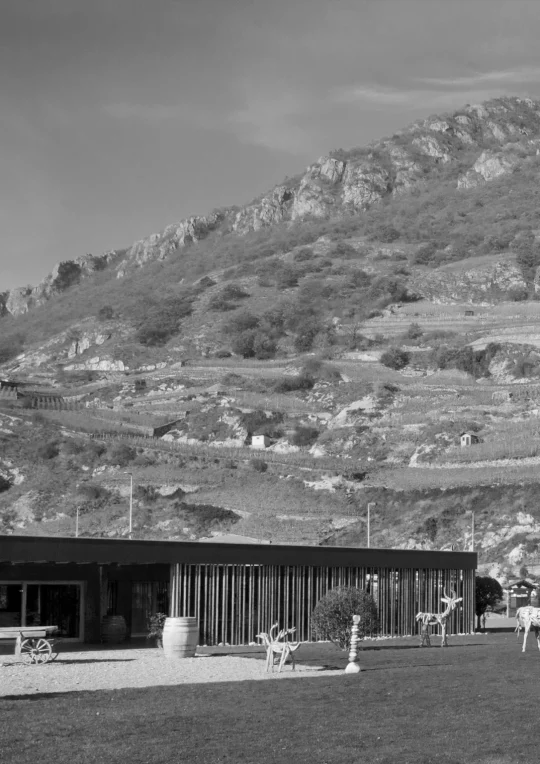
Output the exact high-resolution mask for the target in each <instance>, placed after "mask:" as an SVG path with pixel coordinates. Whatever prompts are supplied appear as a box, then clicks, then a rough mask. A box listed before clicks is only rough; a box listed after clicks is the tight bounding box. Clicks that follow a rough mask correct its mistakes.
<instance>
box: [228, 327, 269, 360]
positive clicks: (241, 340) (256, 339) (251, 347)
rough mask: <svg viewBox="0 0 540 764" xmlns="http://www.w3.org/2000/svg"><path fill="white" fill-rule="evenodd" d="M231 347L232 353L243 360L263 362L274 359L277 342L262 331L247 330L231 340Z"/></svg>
mask: <svg viewBox="0 0 540 764" xmlns="http://www.w3.org/2000/svg"><path fill="white" fill-rule="evenodd" d="M231 347H232V351H233V353H237V354H238V355H241V356H243V358H257V359H258V360H261V361H265V360H268V359H269V358H274V356H275V354H276V350H277V342H276V341H275V340H274V339H273V338H272V337H269V336H268V335H267V334H265V333H264V332H262V331H258V330H256V329H248V330H247V331H244V332H241V333H240V334H237V335H236V336H235V337H234V338H233V340H232V343H231Z"/></svg>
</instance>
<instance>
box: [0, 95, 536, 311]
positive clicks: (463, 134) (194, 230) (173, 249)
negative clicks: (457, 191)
mask: <svg viewBox="0 0 540 764" xmlns="http://www.w3.org/2000/svg"><path fill="white" fill-rule="evenodd" d="M531 136H532V137H531ZM539 154H540V102H538V101H533V100H532V99H529V98H518V97H514V98H511V97H505V98H498V99H493V100H491V101H488V102H486V103H484V104H481V105H473V106H470V105H466V106H465V107H463V108H462V109H458V110H456V111H455V112H453V113H451V114H444V115H433V116H431V117H428V118H427V119H423V120H418V121H416V122H414V123H412V124H411V125H409V126H408V127H406V128H404V129H402V130H400V131H398V132H397V133H395V134H394V135H393V136H392V137H390V138H383V139H381V140H378V141H374V142H372V143H371V144H369V145H368V146H366V147H360V148H353V149H350V150H348V151H344V150H343V149H337V150H334V151H331V152H329V154H327V155H323V156H321V157H319V159H318V160H317V161H316V162H314V163H312V164H310V165H308V167H307V168H306V170H305V172H304V173H300V174H297V175H296V176H294V177H293V178H288V179H287V180H286V181H285V182H282V183H280V184H277V185H276V186H274V187H273V188H272V189H270V190H269V191H268V192H266V193H263V194H261V195H259V196H258V197H256V198H255V199H254V200H252V201H251V202H250V203H248V204H246V205H244V206H242V207H238V206H231V207H225V208H222V209H219V210H214V211H213V212H211V213H209V214H207V215H194V216H191V217H188V218H186V219H184V220H181V221H180V222H178V223H173V224H169V225H167V226H166V227H165V228H164V229H163V230H161V231H160V232H157V233H153V234H151V235H150V236H148V237H146V238H143V239H140V240H138V241H136V242H134V243H133V244H132V245H131V246H130V247H128V248H126V249H124V250H115V251H109V252H106V253H104V254H102V255H91V254H88V255H83V256H82V257H78V258H76V259H75V260H68V261H63V262H60V263H57V264H56V265H55V267H54V268H53V271H52V272H51V273H50V274H49V275H48V276H47V277H45V279H43V280H42V281H41V282H40V283H39V284H38V285H36V286H35V287H17V288H15V289H12V290H7V291H5V292H0V317H1V316H2V315H12V316H17V315H20V314H22V313H25V312H27V311H28V310H31V309H32V308H34V307H37V306H39V305H41V304H43V303H44V302H46V301H47V300H49V299H51V297H54V296H55V295H57V294H59V293H60V292H62V291H64V290H65V289H69V288H70V287H71V286H73V285H75V284H78V283H80V281H81V280H84V279H85V278H87V277H89V276H91V275H93V274H94V273H95V272H96V271H97V270H102V269H107V268H110V267H112V268H114V269H115V270H116V275H117V277H120V278H121V277H123V276H125V275H126V273H129V272H130V271H131V270H133V268H138V267H141V266H143V265H145V264H147V263H149V262H153V261H156V260H157V261H159V260H164V259H166V258H169V257H171V256H174V255H175V254H176V253H180V252H182V251H183V250H185V248H186V247H189V246H190V245H192V244H194V243H197V242H200V241H202V240H204V239H206V238H207V237H208V236H210V235H211V234H218V235H219V236H227V234H236V235H240V236H245V235H247V234H248V233H251V232H254V231H259V230H261V229H263V228H268V227H271V226H276V225H280V224H288V223H294V222H295V221H305V220H309V219H325V218H331V217H334V218H339V217H340V216H344V215H350V214H353V215H354V214H359V213H361V212H363V211H365V210H367V209H369V208H370V207H371V206H372V205H374V204H377V203H378V202H381V201H382V200H384V199H386V198H388V197H392V196H396V195H399V194H402V193H406V192H410V191H411V190H412V189H413V188H415V187H418V186H420V185H421V184H422V182H423V181H424V180H425V179H426V177H427V176H429V175H430V173H432V172H433V171H435V170H436V169H437V168H438V167H439V166H441V165H442V166H446V167H447V168H449V167H451V166H456V167H457V168H458V169H459V172H458V177H457V179H456V187H457V188H461V189H468V188H471V187H474V186H476V185H478V184H481V183H486V182H489V181H490V180H493V179H495V178H497V177H500V176H501V175H504V174H506V173H509V172H512V170H513V169H514V168H515V167H516V166H517V165H518V164H519V162H520V161H522V160H526V159H527V158H529V157H533V156H538V155H539Z"/></svg>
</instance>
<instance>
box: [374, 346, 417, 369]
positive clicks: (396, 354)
mask: <svg viewBox="0 0 540 764" xmlns="http://www.w3.org/2000/svg"><path fill="white" fill-rule="evenodd" d="M409 360H410V355H409V353H407V352H406V351H405V350H402V349H401V348H395V347H394V348H388V350H385V352H384V353H383V354H382V355H381V363H382V364H383V366H387V367H388V368H389V369H396V370H399V369H404V368H405V366H407V364H408V363H409Z"/></svg>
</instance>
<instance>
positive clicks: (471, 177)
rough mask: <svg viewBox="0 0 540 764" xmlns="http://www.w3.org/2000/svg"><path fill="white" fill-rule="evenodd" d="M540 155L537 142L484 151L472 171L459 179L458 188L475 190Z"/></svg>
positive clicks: (508, 145) (532, 141)
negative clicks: (476, 187)
mask: <svg viewBox="0 0 540 764" xmlns="http://www.w3.org/2000/svg"><path fill="white" fill-rule="evenodd" d="M538 154H540V148H539V145H538V143H537V141H535V140H531V141H527V143H526V144H522V143H518V144H515V143H509V144H506V145H505V146H503V148H502V149H501V150H499V151H494V150H492V149H488V150H487V151H483V152H482V153H481V154H480V156H479V157H478V159H477V160H476V162H475V163H474V164H473V166H472V167H471V169H470V170H468V171H467V172H466V173H465V174H464V175H462V176H461V177H460V178H458V181H457V187H458V188H474V187H475V186H478V185H480V184H481V183H487V182H489V181H491V180H495V178H498V177H500V176H501V175H507V174H508V173H510V172H512V170H513V169H514V167H517V166H518V165H519V164H520V163H522V162H523V161H525V160H527V159H529V158H530V157H533V156H537V155H538Z"/></svg>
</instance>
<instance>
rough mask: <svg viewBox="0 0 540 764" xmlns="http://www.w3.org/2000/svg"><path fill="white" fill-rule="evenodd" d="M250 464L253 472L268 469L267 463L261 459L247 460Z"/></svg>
mask: <svg viewBox="0 0 540 764" xmlns="http://www.w3.org/2000/svg"><path fill="white" fill-rule="evenodd" d="M249 463H250V464H251V467H252V469H254V470H255V472H266V470H267V469H268V464H267V463H266V462H264V461H263V460H262V459H251V461H250V462H249Z"/></svg>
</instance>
